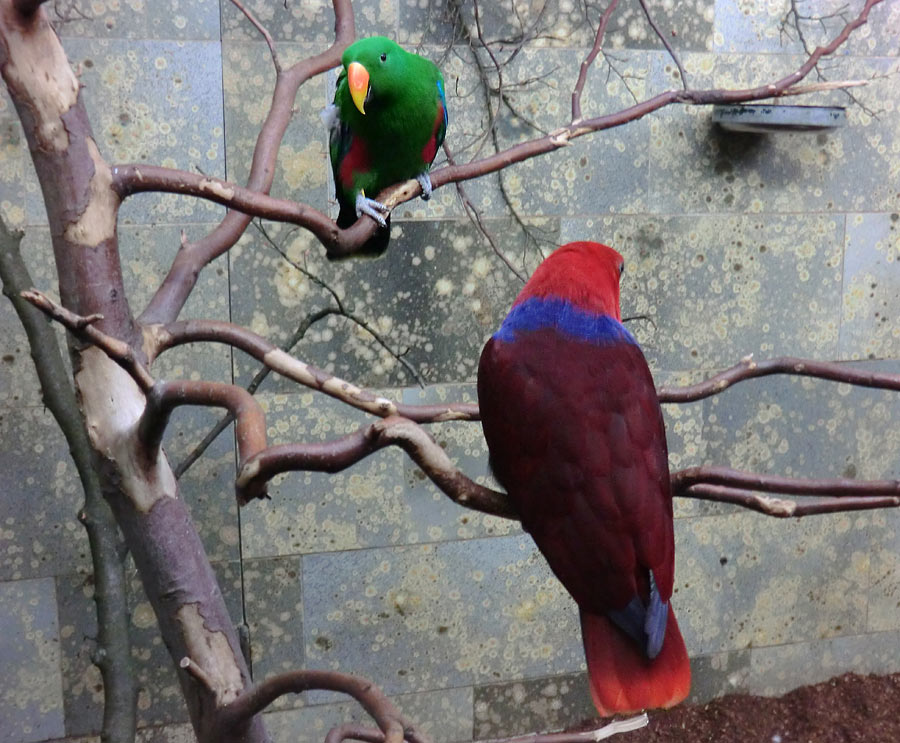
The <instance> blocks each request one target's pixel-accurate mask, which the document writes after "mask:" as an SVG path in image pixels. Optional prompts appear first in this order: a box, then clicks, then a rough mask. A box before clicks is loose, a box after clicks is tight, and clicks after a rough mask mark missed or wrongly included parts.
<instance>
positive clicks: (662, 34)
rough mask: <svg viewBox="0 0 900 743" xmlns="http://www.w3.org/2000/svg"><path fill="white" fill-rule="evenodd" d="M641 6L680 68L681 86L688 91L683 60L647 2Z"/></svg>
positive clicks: (648, 21)
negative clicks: (661, 28) (657, 23)
mask: <svg viewBox="0 0 900 743" xmlns="http://www.w3.org/2000/svg"><path fill="white" fill-rule="evenodd" d="M638 2H639V3H640V4H641V9H642V10H643V11H644V15H645V16H646V18H647V23H649V24H650V28H652V29H653V32H654V33H655V34H656V35H657V37H659V40H660V41H661V42H662V44H663V46H664V47H665V48H666V51H667V52H668V53H669V56H670V57H671V58H672V61H673V62H675V66H676V67H678V74H679V75H680V76H681V85H682V87H683V88H684V89H685V90H687V89H688V82H687V75H686V74H685V72H684V66H683V65H682V64H681V60H680V59H679V57H678V55H677V54H676V53H675V50H674V49H673V48H672V45H671V44H670V43H669V40H668V39H667V38H666V35H665V34H664V33H663V32H662V31H661V30H660V28H659V26H657V25H656V21H655V20H653V15H652V14H651V13H650V8H648V7H647V0H638Z"/></svg>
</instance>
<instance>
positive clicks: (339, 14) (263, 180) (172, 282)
mask: <svg viewBox="0 0 900 743" xmlns="http://www.w3.org/2000/svg"><path fill="white" fill-rule="evenodd" d="M333 6H334V19H335V41H334V44H333V45H332V46H331V47H330V48H329V49H327V50H326V51H325V52H323V53H321V54H317V55H315V56H312V57H309V58H307V59H304V60H302V61H300V62H298V63H297V64H295V65H293V66H291V67H289V68H288V69H286V70H280V71H278V72H277V75H276V80H275V90H274V92H273V94H272V103H271V106H270V108H269V113H268V115H267V116H266V120H265V122H264V123H263V125H262V128H261V129H260V132H259V136H258V137H257V140H256V148H255V149H254V151H253V161H252V163H251V165H250V175H249V176H248V178H247V190H248V191H250V192H258V193H268V191H269V189H270V188H271V187H272V181H273V179H274V177H275V161H276V158H277V157H278V150H279V147H280V146H281V141H282V139H283V137H284V133H285V131H286V130H287V126H288V123H289V122H290V119H291V112H292V109H293V106H294V100H295V98H296V96H297V91H298V90H299V88H300V86H301V85H302V84H303V83H305V82H306V81H307V80H308V79H310V78H311V77H313V76H315V75H319V74H321V73H323V72H326V71H328V70H330V69H331V68H332V67H337V66H338V65H339V64H340V60H341V54H342V53H343V51H344V49H345V48H346V47H347V45H349V44H350V42H351V41H352V40H353V37H354V35H355V33H356V32H355V26H354V21H353V7H352V6H351V4H350V0H333ZM163 190H166V189H163ZM132 193H134V191H132ZM173 193H179V191H173ZM195 195H202V194H195ZM219 203H225V202H221V201H220V202H219ZM225 205H226V206H229V207H230V206H232V205H231V204H229V203H225ZM235 208H238V209H239V208H240V207H239V206H236V207H235ZM307 209H308V207H307ZM242 211H243V210H242ZM250 216H265V215H264V214H258V213H255V212H252V211H245V212H244V213H243V214H242V213H240V212H237V211H229V212H228V213H227V214H226V215H225V218H224V219H223V220H222V222H221V223H220V224H219V225H218V227H216V228H215V229H214V230H213V231H212V232H211V233H209V234H208V235H206V236H205V237H204V238H203V239H201V240H199V241H197V242H195V243H191V244H189V245H187V246H186V247H185V248H183V249H182V250H180V251H179V252H178V254H177V255H176V256H175V260H174V262H173V263H172V267H171V268H170V269H169V273H168V275H167V276H166V278H165V279H164V280H163V282H162V284H161V285H160V287H159V289H158V290H157V292H156V294H155V295H154V296H153V298H152V299H151V300H150V303H149V304H148V305H147V307H146V309H145V310H144V311H143V312H142V313H141V315H140V317H139V318H138V320H139V322H141V323H155V322H171V321H172V320H174V319H176V318H177V317H178V314H179V313H180V312H181V308H182V307H183V306H184V303H185V302H186V301H187V298H188V296H189V295H190V293H191V291H192V290H193V288H194V285H195V284H196V282H197V277H198V276H199V274H200V271H201V269H202V268H203V267H204V266H206V265H207V264H208V263H210V262H211V261H213V260H214V259H215V258H217V257H218V256H220V255H222V254H223V253H225V252H226V251H227V250H229V249H230V248H231V246H233V245H234V244H235V243H236V242H237V241H238V238H240V236H241V235H242V234H243V233H244V230H245V229H247V225H248V224H249V223H250ZM322 216H323V217H324V215H322ZM325 219H326V220H327V218H325ZM287 221H290V220H287ZM328 221H330V220H328ZM365 221H366V220H363V227H365V226H367V225H365ZM358 224H359V223H358ZM331 226H332V228H333V230H334V231H335V232H337V225H335V224H334V223H332V224H331ZM373 231H374V225H373V226H372V227H370V233H369V234H368V235H366V236H360V237H359V238H358V243H357V247H358V246H359V245H362V243H363V242H364V241H365V240H366V239H367V237H369V236H371V232H373ZM317 234H318V233H317ZM354 234H355V233H354Z"/></svg>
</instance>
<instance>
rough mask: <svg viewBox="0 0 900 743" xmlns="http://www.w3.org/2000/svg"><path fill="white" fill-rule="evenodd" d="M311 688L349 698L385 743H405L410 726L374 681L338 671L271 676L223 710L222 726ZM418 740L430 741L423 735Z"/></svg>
mask: <svg viewBox="0 0 900 743" xmlns="http://www.w3.org/2000/svg"><path fill="white" fill-rule="evenodd" d="M312 689H326V690H328V691H337V692H342V693H344V694H348V695H350V696H351V697H353V698H354V699H355V700H356V701H357V702H359V704H360V705H361V706H362V708H363V709H364V710H365V711H366V712H368V713H369V715H371V717H372V719H373V720H375V722H376V723H377V725H378V727H379V728H380V729H381V732H382V735H383V740H384V743H403V737H404V730H405V729H406V728H407V727H408V724H407V722H406V721H405V719H404V718H403V716H402V715H401V714H400V712H399V711H398V710H397V708H396V707H394V705H393V703H392V702H391V700H390V699H388V698H387V697H386V696H385V695H384V694H383V693H382V692H381V690H380V689H378V688H377V687H376V686H375V685H374V684H373V683H372V682H371V681H368V680H366V679H364V678H360V677H359V676H351V675H350V674H346V673H341V672H339V671H289V672H287V673H281V674H278V675H277V676H270V677H269V678H267V679H266V680H265V681H263V682H262V683H260V684H257V685H255V686H253V687H252V688H250V689H248V690H247V691H246V692H244V693H243V694H241V695H240V696H239V697H238V698H237V699H235V700H234V701H233V702H232V703H231V704H229V705H228V706H227V707H224V708H223V709H222V716H221V721H222V722H221V726H222V728H227V727H229V726H230V725H233V724H235V723H238V722H241V721H243V720H247V719H249V718H251V717H252V716H253V715H255V714H258V713H259V712H262V711H263V710H264V709H265V708H266V707H268V706H269V705H270V704H271V703H272V702H274V701H275V700H276V699H278V698H279V697H282V696H284V695H285V694H300V693H302V692H304V691H310V690H312ZM417 737H418V738H419V739H420V740H423V741H427V739H425V738H424V737H423V736H421V734H418V736H417Z"/></svg>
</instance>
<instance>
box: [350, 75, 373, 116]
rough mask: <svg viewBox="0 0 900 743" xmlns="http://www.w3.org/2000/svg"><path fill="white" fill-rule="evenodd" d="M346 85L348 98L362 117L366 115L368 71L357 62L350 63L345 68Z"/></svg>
mask: <svg viewBox="0 0 900 743" xmlns="http://www.w3.org/2000/svg"><path fill="white" fill-rule="evenodd" d="M347 84H348V85H349V86H350V97H351V98H352V99H353V103H354V104H355V105H356V107H357V108H358V109H359V112H360V113H361V114H363V115H365V113H366V96H367V95H368V94H369V71H368V70H367V69H366V68H365V67H363V66H362V65H361V64H360V63H359V62H351V63H350V66H349V67H348V68H347Z"/></svg>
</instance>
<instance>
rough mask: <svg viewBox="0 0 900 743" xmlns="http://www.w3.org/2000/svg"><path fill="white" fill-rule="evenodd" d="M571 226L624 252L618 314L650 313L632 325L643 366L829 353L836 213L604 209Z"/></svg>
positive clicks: (833, 337) (836, 287)
mask: <svg viewBox="0 0 900 743" xmlns="http://www.w3.org/2000/svg"><path fill="white" fill-rule="evenodd" d="M576 234H577V235H584V236H590V237H591V238H592V239H596V240H602V241H604V242H606V243H607V244H609V245H612V246H613V247H615V248H616V249H617V250H618V251H619V252H620V253H622V255H623V256H624V258H625V273H624V275H623V277H622V288H621V291H622V314H623V315H625V316H630V315H649V316H650V318H651V319H652V323H649V322H643V323H634V330H635V335H636V337H637V339H638V341H639V342H640V344H641V347H642V348H643V350H644V354H645V355H646V357H647V359H648V361H649V363H650V366H651V368H653V369H663V370H687V369H720V368H725V367H729V366H732V365H733V364H736V363H737V362H738V361H739V360H740V359H741V358H743V357H744V356H746V355H747V354H750V353H752V354H754V355H755V356H756V358H769V357H772V356H779V355H796V356H807V357H813V358H823V357H824V358H834V356H835V354H836V352H837V340H838V327H839V321H840V315H839V304H840V300H839V297H840V293H841V256H842V242H843V218H842V217H834V216H809V217H806V216H773V215H765V216H762V215H760V216H734V217H728V216H719V217H707V216H703V217H660V218H650V217H642V218H630V217H604V218H596V219H593V220H592V219H588V220H584V221H581V222H579V221H578V220H571V221H569V222H567V224H566V229H565V230H564V231H563V235H564V237H565V239H567V240H568V239H575V237H574V235H576ZM582 239H583V238H582ZM798 317H802V318H804V322H803V323H802V324H801V323H797V322H796V320H797V318H798Z"/></svg>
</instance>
